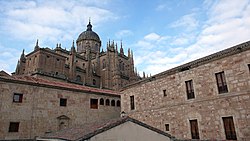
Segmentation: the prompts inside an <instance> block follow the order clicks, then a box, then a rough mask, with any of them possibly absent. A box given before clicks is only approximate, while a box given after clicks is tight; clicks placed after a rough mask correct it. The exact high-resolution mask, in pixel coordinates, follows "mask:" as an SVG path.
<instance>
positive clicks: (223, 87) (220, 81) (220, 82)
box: [215, 71, 228, 94]
mask: <svg viewBox="0 0 250 141" xmlns="http://www.w3.org/2000/svg"><path fill="white" fill-rule="evenodd" d="M215 76H216V81H217V86H218V92H219V94H221V93H227V92H228V89H227V83H226V78H225V74H224V71H223V72H219V73H216V74H215Z"/></svg>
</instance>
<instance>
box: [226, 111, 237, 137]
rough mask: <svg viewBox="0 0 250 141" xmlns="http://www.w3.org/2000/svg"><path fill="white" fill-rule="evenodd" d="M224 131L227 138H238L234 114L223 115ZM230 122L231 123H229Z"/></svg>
mask: <svg viewBox="0 0 250 141" xmlns="http://www.w3.org/2000/svg"><path fill="white" fill-rule="evenodd" d="M222 121H223V127H224V133H225V137H226V139H227V140H237V134H236V130H235V125H234V120H233V116H228V117H222ZM227 124H229V125H227Z"/></svg>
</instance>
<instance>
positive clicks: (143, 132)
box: [88, 121, 170, 141]
mask: <svg viewBox="0 0 250 141" xmlns="http://www.w3.org/2000/svg"><path fill="white" fill-rule="evenodd" d="M88 141H170V138H169V137H167V136H164V135H162V134H159V133H157V132H154V131H152V130H149V129H147V128H145V127H143V126H140V125H137V124H135V123H133V122H130V121H128V122H125V123H123V124H121V125H119V126H116V127H114V128H112V129H109V130H107V131H105V132H102V133H100V134H98V135H96V136H94V137H92V138H91V139H89V140H88Z"/></svg>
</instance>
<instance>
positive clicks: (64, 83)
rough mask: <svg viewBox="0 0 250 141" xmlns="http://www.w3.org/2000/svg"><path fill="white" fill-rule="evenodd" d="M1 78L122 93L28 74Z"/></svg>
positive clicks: (83, 89)
mask: <svg viewBox="0 0 250 141" xmlns="http://www.w3.org/2000/svg"><path fill="white" fill-rule="evenodd" d="M0 78H2V79H5V80H13V81H14V80H16V81H19V82H28V83H31V84H34V85H35V84H36V85H37V84H40V85H46V86H53V87H60V88H68V89H73V90H80V91H85V92H93V93H105V94H111V95H116V96H119V95H120V94H119V92H116V91H113V90H107V89H99V88H93V87H87V86H83V85H77V84H72V83H67V82H59V81H52V80H47V79H42V78H37V77H32V76H26V75H24V76H11V77H5V76H0ZM0 80H1V79H0Z"/></svg>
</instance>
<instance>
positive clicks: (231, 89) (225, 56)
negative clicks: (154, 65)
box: [121, 42, 250, 141]
mask: <svg viewBox="0 0 250 141" xmlns="http://www.w3.org/2000/svg"><path fill="white" fill-rule="evenodd" d="M121 93H122V94H121V100H122V111H124V112H125V113H126V114H127V115H129V116H131V117H133V118H135V119H137V120H139V121H142V122H145V123H147V124H149V125H151V126H153V127H156V128H158V129H161V130H164V131H166V132H168V133H170V134H171V135H173V136H175V137H176V138H179V139H206V140H207V139H209V140H213V139H219V140H225V139H227V140H244V141H247V140H250V42H245V43H242V44H239V45H236V46H233V47H231V48H228V49H226V50H223V51H220V52H217V53H215V54H212V55H209V56H206V57H203V58H201V59H198V60H195V61H192V62H189V63H187V64H184V65H181V66H178V67H176V68H173V69H170V70H167V71H164V72H162V73H159V74H157V75H154V76H152V77H150V78H147V79H145V80H141V81H139V82H136V83H134V84H132V85H129V86H126V87H124V89H123V90H122V92H121Z"/></svg>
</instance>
